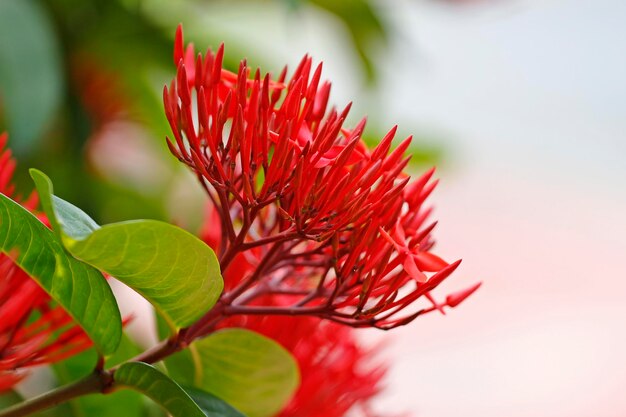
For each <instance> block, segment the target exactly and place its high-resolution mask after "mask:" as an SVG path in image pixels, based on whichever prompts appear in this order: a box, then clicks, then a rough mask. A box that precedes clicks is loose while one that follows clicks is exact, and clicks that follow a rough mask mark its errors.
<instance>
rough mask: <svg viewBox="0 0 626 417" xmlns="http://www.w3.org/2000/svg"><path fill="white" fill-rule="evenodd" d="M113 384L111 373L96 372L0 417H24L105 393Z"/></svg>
mask: <svg viewBox="0 0 626 417" xmlns="http://www.w3.org/2000/svg"><path fill="white" fill-rule="evenodd" d="M111 382H112V376H111V373H109V372H106V371H103V372H94V373H92V374H91V375H89V376H87V377H85V378H83V379H80V380H78V381H76V382H73V383H71V384H68V385H65V386H63V387H60V388H57V389H55V390H53V391H50V392H47V393H45V394H43V395H40V396H38V397H34V398H31V399H29V400H26V401H24V402H22V403H19V404H16V405H14V406H12V407H9V408H7V409H5V410H3V411H0V417H23V416H27V415H29V414H32V413H36V412H38V411H41V410H45V409H47V408H50V407H54V406H55V405H59V404H61V403H64V402H66V401H69V400H71V399H73V398H76V397H80V396H82V395H86V394H95V393H98V392H104V391H105V390H106V389H107V388H108V387H109V385H110V384H111Z"/></svg>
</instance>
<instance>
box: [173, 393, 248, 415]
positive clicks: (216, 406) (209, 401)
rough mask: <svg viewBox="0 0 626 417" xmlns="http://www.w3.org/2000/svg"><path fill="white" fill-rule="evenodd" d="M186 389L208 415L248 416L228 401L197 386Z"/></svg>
mask: <svg viewBox="0 0 626 417" xmlns="http://www.w3.org/2000/svg"><path fill="white" fill-rule="evenodd" d="M184 390H185V391H186V392H187V394H189V396H190V397H191V398H192V399H193V400H194V401H195V402H196V404H198V406H199V407H200V408H201V409H202V411H204V414H205V415H206V416H207V417H246V416H245V415H244V414H242V413H241V412H239V411H237V409H235V408H234V407H233V406H231V405H230V404H228V403H227V402H226V401H224V400H222V399H220V398H218V397H216V396H215V395H213V394H211V393H209V392H206V391H202V390H199V389H197V388H191V387H184Z"/></svg>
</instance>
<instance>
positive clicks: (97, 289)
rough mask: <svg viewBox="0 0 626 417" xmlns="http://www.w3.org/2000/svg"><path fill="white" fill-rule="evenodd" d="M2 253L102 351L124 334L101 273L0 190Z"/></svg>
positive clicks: (107, 350)
mask: <svg viewBox="0 0 626 417" xmlns="http://www.w3.org/2000/svg"><path fill="white" fill-rule="evenodd" d="M0 242H2V248H1V250H2V251H3V252H4V253H7V254H9V255H14V256H15V262H16V264H17V265H19V266H20V267H21V268H22V269H23V270H24V271H25V272H26V273H27V274H29V275H30V276H31V277H33V278H34V279H35V280H36V281H37V282H38V283H39V285H41V287H43V288H44V289H45V290H46V292H48V294H50V296H51V297H52V298H53V299H54V300H55V301H57V302H58V303H59V304H60V305H61V306H63V308H64V309H65V310H66V311H67V312H68V313H69V314H70V315H71V316H72V317H73V318H74V320H75V321H76V322H77V323H78V324H79V325H80V326H81V327H82V328H83V329H84V330H85V333H87V335H88V336H89V338H90V339H91V340H92V341H93V342H94V344H95V345H96V346H97V347H98V349H99V350H100V351H101V352H102V353H103V354H109V353H112V352H114V351H115V350H116V348H117V346H118V345H119V342H120V338H121V336H122V321H121V318H120V312H119V309H118V307H117V303H116V301H115V297H114V296H113V292H112V291H111V288H110V287H109V284H108V283H107V282H106V280H105V279H104V277H103V276H102V274H101V273H100V272H99V271H97V270H96V269H94V268H92V267H91V266H89V265H86V264H84V263H82V262H80V261H78V260H76V259H74V258H72V257H71V256H68V255H67V254H66V252H65V250H64V249H63V247H62V246H61V243H60V242H59V241H58V240H57V239H56V238H55V236H54V234H53V233H52V232H51V231H50V230H49V229H48V228H47V227H46V226H44V224H43V223H41V222H40V221H39V220H38V219H37V218H36V217H35V216H33V215H32V214H31V213H30V212H28V211H27V210H26V209H24V208H23V207H22V206H20V205H19V204H17V203H16V202H14V201H13V200H11V199H10V198H8V197H6V196H5V195H2V194H0Z"/></svg>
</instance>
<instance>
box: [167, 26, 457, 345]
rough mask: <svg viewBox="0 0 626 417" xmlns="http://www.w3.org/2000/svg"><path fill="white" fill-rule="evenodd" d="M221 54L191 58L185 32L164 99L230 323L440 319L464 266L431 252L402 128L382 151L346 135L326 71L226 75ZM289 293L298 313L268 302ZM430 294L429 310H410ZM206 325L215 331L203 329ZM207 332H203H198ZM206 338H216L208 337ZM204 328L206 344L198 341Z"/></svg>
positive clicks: (306, 68) (421, 187)
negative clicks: (273, 318)
mask: <svg viewBox="0 0 626 417" xmlns="http://www.w3.org/2000/svg"><path fill="white" fill-rule="evenodd" d="M223 54H224V48H223V46H221V47H220V48H219V49H218V51H217V53H215V54H214V53H212V52H211V51H210V50H209V51H208V52H207V53H206V55H205V56H202V55H198V56H197V57H195V52H194V49H193V45H189V46H188V47H187V48H186V50H185V48H184V44H183V37H182V29H181V28H180V27H179V29H178V31H177V34H176V42H175V48H174V61H175V63H176V64H177V65H178V73H177V77H176V79H175V80H174V81H173V82H172V84H171V86H170V87H169V88H168V87H166V88H165V90H164V103H165V112H166V115H167V118H168V121H169V123H170V126H171V128H172V131H173V134H174V136H173V137H174V140H173V141H170V140H169V139H168V140H167V143H168V146H169V148H170V150H171V152H172V153H173V154H174V155H175V156H176V157H177V158H178V159H179V160H180V161H182V162H183V163H185V164H186V165H188V166H189V167H190V168H191V169H192V170H193V171H194V172H195V173H196V175H197V177H198V179H199V180H200V182H201V184H202V185H203V186H204V188H205V190H206V192H207V194H208V195H209V197H210V199H211V201H212V203H211V207H210V210H215V213H214V216H213V217H214V219H213V220H211V223H210V225H208V226H207V230H208V231H209V235H210V236H207V238H210V239H209V240H211V241H212V242H213V245H214V248H215V249H216V251H217V253H218V255H219V258H220V263H221V267H222V271H223V273H224V276H225V281H226V289H227V291H226V292H225V293H224V294H223V296H222V299H221V305H222V306H223V310H222V313H223V314H224V315H235V314H288V315H313V316H317V317H320V318H325V319H329V320H333V321H336V322H339V323H343V324H347V325H350V326H354V327H364V326H373V327H378V328H382V329H389V328H392V327H396V326H400V325H403V324H406V323H408V322H410V321H411V320H413V319H414V318H415V317H417V316H418V315H420V314H423V313H426V312H429V311H433V310H443V307H444V306H446V305H447V306H449V307H452V306H453V305H457V304H458V302H456V301H458V297H457V298H454V300H453V301H455V302H454V303H444V304H441V305H440V304H438V303H437V302H435V301H434V299H433V298H432V297H431V296H430V291H432V290H433V289H434V288H435V287H437V286H438V285H439V284H440V283H441V282H442V281H443V280H444V279H445V278H447V277H448V276H449V275H450V274H451V273H452V272H453V271H454V270H455V269H456V268H457V267H458V265H459V263H460V261H456V262H453V263H451V264H448V263H447V262H445V261H443V260H442V259H441V258H439V257H438V256H436V255H435V254H433V253H432V252H431V250H432V247H433V241H432V239H431V236H430V233H431V231H432V229H433V227H434V225H435V224H434V223H431V224H428V223H426V219H427V217H428V215H429V213H430V210H429V209H428V208H425V207H424V202H425V199H426V198H427V197H428V195H429V194H430V193H431V192H432V190H433V188H434V187H435V183H434V182H431V181H430V179H431V176H432V171H429V172H427V173H426V174H424V175H423V176H422V177H420V178H418V179H417V180H416V181H413V182H410V178H409V177H408V176H407V175H406V174H404V173H403V169H404V168H405V167H406V165H407V163H408V161H409V157H405V156H404V152H405V150H406V149H407V147H408V146H409V142H410V140H411V138H407V139H406V140H404V141H403V142H402V143H401V144H400V145H399V146H398V147H397V148H396V149H395V150H394V151H392V152H390V149H391V144H392V140H393V138H394V136H395V131H396V129H395V128H393V129H392V130H391V131H390V132H389V133H388V134H387V135H386V136H385V137H384V138H383V139H382V140H381V142H380V144H379V145H378V146H377V147H376V148H375V149H373V150H370V149H368V148H367V146H366V145H365V144H364V142H363V141H362V139H361V135H362V133H363V129H364V127H365V120H362V121H361V122H360V123H359V124H358V125H357V126H356V127H355V128H354V129H346V128H345V127H344V126H343V123H344V120H345V119H346V117H347V114H348V111H349V108H350V106H349V105H348V106H347V107H346V108H345V109H344V110H342V111H337V110H336V109H334V108H331V109H328V108H327V107H328V105H327V104H328V97H329V92H330V84H329V83H328V82H322V81H321V70H322V66H321V65H318V66H317V67H316V68H313V64H312V60H311V58H309V57H304V59H303V60H302V62H301V63H300V65H299V66H298V68H297V69H296V71H295V72H294V74H293V76H292V77H291V79H289V80H287V77H286V74H287V72H286V69H285V70H284V71H283V72H282V73H281V75H280V76H279V77H278V79H276V80H272V79H271V77H270V76H269V75H265V76H263V77H261V73H260V71H259V70H256V71H254V72H253V73H252V74H253V75H252V78H250V76H251V71H250V69H249V68H248V66H247V64H246V62H245V61H244V62H242V63H241V65H240V67H239V71H238V73H237V74H234V73H232V72H229V71H227V70H225V69H223V68H222V59H223ZM276 294H290V295H293V296H297V299H296V300H294V301H293V304H291V305H289V306H284V305H279V306H276V305H262V304H259V303H258V300H259V299H260V298H259V297H262V296H265V295H276ZM422 297H425V298H426V299H428V300H431V302H432V306H430V307H428V306H426V307H422V308H413V309H412V311H408V312H405V310H406V309H407V308H408V307H409V306H411V305H412V304H414V302H415V301H416V300H418V299H420V298H422ZM207 329H208V328H207ZM195 330H197V329H195ZM205 330H206V329H205ZM201 333H202V332H201V331H198V334H201Z"/></svg>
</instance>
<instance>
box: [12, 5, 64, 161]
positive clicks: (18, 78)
mask: <svg viewBox="0 0 626 417" xmlns="http://www.w3.org/2000/svg"><path fill="white" fill-rule="evenodd" d="M45 12H46V11H45V9H44V8H43V7H42V3H41V2H38V1H33V0H2V1H0V62H1V63H2V65H0V101H2V103H3V106H2V109H3V112H5V116H6V122H7V124H8V128H9V129H8V130H9V131H10V132H11V148H13V150H14V151H15V152H17V153H18V154H20V153H27V152H30V151H32V150H35V149H36V148H37V145H38V143H39V141H40V140H41V138H42V137H43V133H44V130H45V128H46V127H47V126H48V125H49V124H50V122H51V120H52V117H53V116H54V113H55V111H56V109H57V107H58V105H59V104H60V102H61V94H62V91H63V77H62V75H61V74H62V68H61V59H60V51H59V50H60V48H59V45H58V42H57V35H56V33H55V32H54V28H53V26H52V24H51V22H50V19H49V17H48V16H46V13H45Z"/></svg>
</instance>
